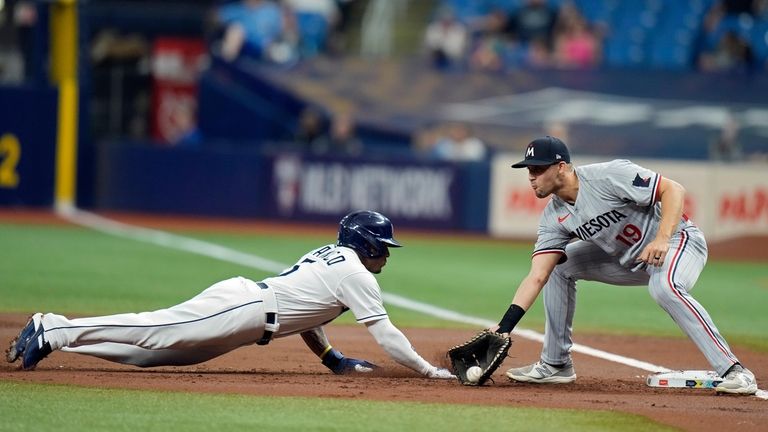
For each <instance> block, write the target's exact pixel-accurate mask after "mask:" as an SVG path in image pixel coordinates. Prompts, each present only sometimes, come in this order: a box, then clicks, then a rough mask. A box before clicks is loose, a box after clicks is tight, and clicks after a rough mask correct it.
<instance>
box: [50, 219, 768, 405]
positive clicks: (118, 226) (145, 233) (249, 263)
mask: <svg viewBox="0 0 768 432" xmlns="http://www.w3.org/2000/svg"><path fill="white" fill-rule="evenodd" d="M58 214H59V216H61V217H63V218H65V219H67V220H68V221H70V222H72V223H74V224H77V225H81V226H84V227H87V228H90V229H93V230H95V231H99V232H103V233H106V234H110V235H113V236H116V237H123V238H128V239H132V240H137V241H142V242H145V243H151V244H155V245H158V246H163V247H167V248H171V249H176V250H180V251H185V252H190V253H195V254H198V255H203V256H207V257H210V258H214V259H218V260H221V261H226V262H231V263H235V264H240V265H243V266H246V267H251V268H254V269H256V270H262V271H268V272H272V273H278V272H281V271H282V270H284V269H286V268H287V267H289V265H287V264H282V263H279V262H276V261H272V260H269V259H266V258H262V257H258V256H256V255H251V254H247V253H244V252H239V251H236V250H234V249H230V248H227V247H224V246H221V245H217V244H214V243H209V242H206V241H203V240H196V239H192V238H189V237H184V236H180V235H176V234H171V233H168V232H165V231H158V230H153V229H149V228H142V227H138V226H133V225H129V224H125V223H122V222H118V221H115V220H112V219H107V218H104V217H102V216H98V215H96V214H93V213H90V212H86V211H82V210H78V209H75V208H69V209H66V210H65V211H59V212H58ZM383 296H384V300H385V301H386V302H387V303H389V304H392V305H395V306H398V307H401V308H403V309H408V310H412V311H415V312H421V313H423V314H425V315H429V316H432V317H435V318H440V319H444V320H447V321H454V322H459V323H463V324H472V325H477V326H478V327H483V328H488V327H492V326H494V325H496V323H495V322H493V321H489V320H487V319H484V318H478V317H473V316H469V315H464V314H462V313H459V312H454V311H451V310H448V309H443V308H440V307H437V306H434V305H430V304H427V303H421V302H418V301H415V300H411V299H408V298H406V297H402V296H399V295H397V294H392V293H383ZM513 334H515V335H517V336H519V337H522V338H524V339H529V340H532V341H535V342H541V343H543V342H544V335H543V334H541V333H538V332H535V331H533V330H527V329H515V330H514V331H513ZM571 350H572V351H573V352H578V353H581V354H586V355H589V356H592V357H596V358H599V359H603V360H608V361H612V362H614V363H620V364H623V365H626V366H631V367H634V368H637V369H642V370H645V371H648V372H652V373H658V372H670V371H671V369H668V368H666V367H664V366H659V365H654V364H651V363H647V362H644V361H641V360H636V359H633V358H629V357H624V356H621V355H618V354H613V353H609V352H607V351H602V350H599V349H595V348H591V347H588V346H586V345H581V344H573V347H572V349H571ZM755 396H757V397H758V398H761V399H768V391H764V390H758V392H757V394H756V395H755Z"/></svg>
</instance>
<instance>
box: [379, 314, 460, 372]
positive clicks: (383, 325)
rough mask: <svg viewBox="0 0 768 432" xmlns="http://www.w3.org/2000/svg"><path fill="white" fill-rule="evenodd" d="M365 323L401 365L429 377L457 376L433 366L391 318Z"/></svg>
mask: <svg viewBox="0 0 768 432" xmlns="http://www.w3.org/2000/svg"><path fill="white" fill-rule="evenodd" d="M365 325H366V326H367V327H368V331H369V332H370V333H371V335H373V337H374V339H376V342H378V344H379V345H380V346H381V347H382V348H383V349H384V351H386V353H387V354H389V356H390V357H392V359H393V360H395V361H396V362H398V363H400V364H401V365H403V366H405V367H408V368H411V369H413V370H415V371H416V372H418V373H420V374H422V375H425V376H427V377H429V378H441V379H452V378H456V376H454V375H453V374H452V373H451V372H450V371H449V370H447V369H443V368H438V367H436V366H432V365H431V364H430V363H429V362H428V361H426V360H424V359H423V358H422V357H421V356H420V355H419V354H418V353H417V352H416V351H415V350H414V349H413V347H412V346H411V342H410V341H408V338H407V337H405V335H404V334H403V332H401V331H400V330H399V329H398V328H397V327H395V326H394V324H392V322H391V321H390V320H389V318H384V319H380V320H377V321H372V322H367V323H365Z"/></svg>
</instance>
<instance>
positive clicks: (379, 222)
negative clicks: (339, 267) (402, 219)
mask: <svg viewBox="0 0 768 432" xmlns="http://www.w3.org/2000/svg"><path fill="white" fill-rule="evenodd" d="M393 231H394V230H393V228H392V222H390V221H389V219H388V218H387V217H386V216H384V215H383V214H381V213H378V212H375V211H357V212H352V213H350V214H348V215H346V216H344V217H343V218H342V219H341V222H340V223H339V241H338V242H337V243H336V244H338V245H339V246H346V247H348V248H351V249H354V250H355V251H357V252H358V253H359V254H361V255H362V256H364V257H368V258H379V257H381V256H384V255H386V254H387V247H400V246H401V245H400V243H398V242H397V240H395V239H394V232H393Z"/></svg>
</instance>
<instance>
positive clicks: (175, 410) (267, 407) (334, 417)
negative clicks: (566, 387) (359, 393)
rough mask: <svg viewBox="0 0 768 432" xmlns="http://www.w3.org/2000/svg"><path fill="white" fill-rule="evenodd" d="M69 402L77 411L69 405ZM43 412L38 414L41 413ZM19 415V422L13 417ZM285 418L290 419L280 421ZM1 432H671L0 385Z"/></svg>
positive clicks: (400, 406) (558, 417)
mask: <svg viewBox="0 0 768 432" xmlns="http://www.w3.org/2000/svg"><path fill="white" fill-rule="evenodd" d="M73 401H77V403H73ZM41 407H44V409H41ZM20 413H24V415H20ZM286 413H290V415H286ZM0 418H2V419H3V423H2V429H3V430H13V431H23V430H30V429H31V425H34V429H35V430H55V431H58V432H66V431H73V432H80V431H84V430H104V431H107V430H108V431H128V432H135V431H139V430H140V431H167V430H180V431H187V432H192V431H206V432H207V431H213V430H215V431H222V430H254V431H267V430H268V431H308V430H324V431H350V432H357V431H361V430H365V431H397V432H400V431H426V430H432V431H475V430H478V422H479V420H478V419H482V426H481V428H482V430H510V429H514V430H515V431H536V432H538V431H543V430H567V431H574V432H575V431H616V430H621V431H627V432H630V431H647V430H654V431H656V430H659V431H663V430H673V429H670V428H666V427H664V426H663V425H660V424H658V423H654V422H651V421H649V420H648V419H646V418H643V417H640V416H634V415H629V414H616V413H611V412H604V411H589V412H585V411H575V410H555V409H549V410H547V411H546V415H542V411H541V410H535V409H530V408H516V409H510V408H505V407H488V406H472V405H449V404H422V403H394V402H374V401H351V400H341V399H317V398H312V399H310V398H284V397H269V398H267V397H254V396H239V395H205V394H188V393H174V392H150V391H133V390H111V389H93V388H79V387H72V386H57V385H35V384H20V383H9V382H2V381H0Z"/></svg>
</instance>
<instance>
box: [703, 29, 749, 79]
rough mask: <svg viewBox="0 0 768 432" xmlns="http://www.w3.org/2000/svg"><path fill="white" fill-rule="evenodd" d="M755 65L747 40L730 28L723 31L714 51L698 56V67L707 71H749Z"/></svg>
mask: <svg viewBox="0 0 768 432" xmlns="http://www.w3.org/2000/svg"><path fill="white" fill-rule="evenodd" d="M755 65H756V62H755V57H754V54H753V53H752V47H751V46H750V45H749V42H748V41H746V40H744V38H742V37H741V36H739V35H738V34H737V33H736V32H734V31H731V30H729V31H727V32H725V34H724V35H723V37H722V38H721V39H720V42H719V43H718V44H717V48H716V49H715V50H714V51H705V52H702V53H701V54H700V56H699V69H700V70H702V71H707V72H709V71H715V72H728V71H730V72H749V71H752V70H754V68H755Z"/></svg>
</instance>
